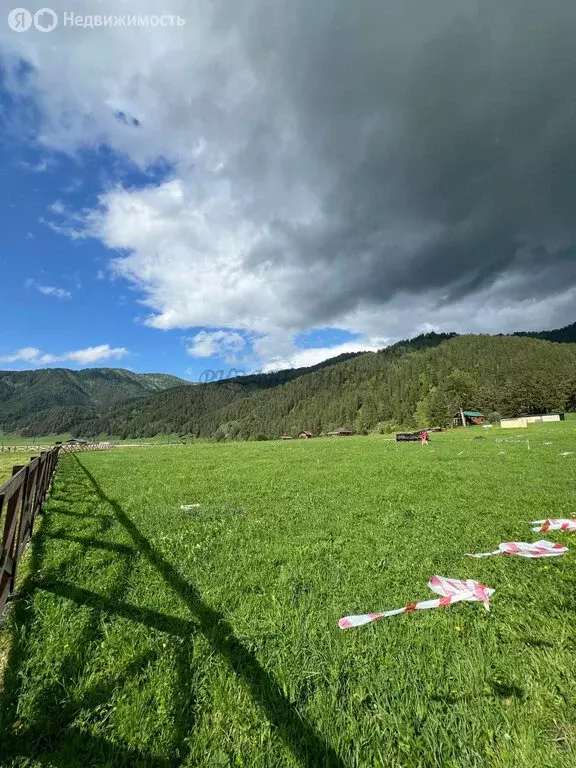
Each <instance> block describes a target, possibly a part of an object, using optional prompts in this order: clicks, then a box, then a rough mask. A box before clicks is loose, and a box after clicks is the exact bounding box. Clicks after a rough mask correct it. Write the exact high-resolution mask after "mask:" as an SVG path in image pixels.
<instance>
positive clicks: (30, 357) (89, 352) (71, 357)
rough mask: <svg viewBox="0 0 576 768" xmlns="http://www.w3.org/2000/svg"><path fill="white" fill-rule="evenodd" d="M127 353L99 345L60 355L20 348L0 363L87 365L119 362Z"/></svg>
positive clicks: (35, 349)
mask: <svg viewBox="0 0 576 768" xmlns="http://www.w3.org/2000/svg"><path fill="white" fill-rule="evenodd" d="M128 354H129V352H128V350H127V349H126V348H125V347H111V346H110V345H109V344H101V345H100V346H97V347H86V348H85V349H77V350H73V351H71V352H65V353H63V354H61V355H54V354H51V353H49V352H48V353H44V352H41V351H40V350H39V349H37V348H36V347H22V348H21V349H18V350H17V351H16V352H14V353H13V354H11V355H5V356H3V357H0V363H28V364H30V365H33V366H39V365H51V364H53V363H65V362H69V363H76V364H78V365H89V364H90V363H99V362H103V361H106V360H121V359H122V358H123V357H125V356H126V355H128Z"/></svg>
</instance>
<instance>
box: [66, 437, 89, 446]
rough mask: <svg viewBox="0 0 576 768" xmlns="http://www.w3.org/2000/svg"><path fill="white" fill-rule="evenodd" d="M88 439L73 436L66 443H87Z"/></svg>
mask: <svg viewBox="0 0 576 768" xmlns="http://www.w3.org/2000/svg"><path fill="white" fill-rule="evenodd" d="M87 443H88V440H79V439H78V438H76V437H71V438H70V440H66V441H65V442H64V445H87Z"/></svg>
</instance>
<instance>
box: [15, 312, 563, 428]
mask: <svg viewBox="0 0 576 768" xmlns="http://www.w3.org/2000/svg"><path fill="white" fill-rule="evenodd" d="M575 329H576V325H575V326H569V327H568V328H563V329H560V330H558V331H545V332H542V334H536V335H542V336H546V335H550V336H552V337H553V338H555V339H558V340H559V341H562V342H565V343H552V342H550V341H545V340H541V339H536V338H533V337H532V335H531V334H514V335H501V336H456V335H455V334H435V333H430V334H426V335H423V336H419V337H417V338H415V339H411V340H409V341H403V342H399V343H398V344H395V345H393V346H391V347H388V348H387V349H384V350H381V351H380V352H365V353H360V354H355V355H344V356H341V357H340V358H334V359H332V360H328V361H324V362H323V363H321V364H319V365H317V366H313V367H311V368H301V369H291V370H285V371H277V372H274V373H268V374H253V375H250V376H240V377H237V378H235V379H229V380H224V381H216V382H213V383H210V384H199V385H196V386H190V385H189V384H186V385H184V386H174V384H181V383H182V380H179V379H176V378H175V377H170V376H162V375H161V374H159V375H152V374H150V375H146V374H140V375H138V374H132V373H130V372H128V371H121V370H113V369H111V370H108V369H92V370H87V371H78V372H73V371H67V370H63V369H55V370H51V371H49V370H47V371H27V372H19V373H14V372H4V373H1V372H0V428H3V429H4V430H5V431H13V432H17V433H20V434H23V435H28V436H33V435H40V434H55V433H61V432H72V433H73V434H75V435H77V436H83V437H89V436H96V435H107V436H110V437H149V436H154V435H157V434H171V433H178V434H181V435H186V436H193V437H207V438H216V439H219V440H220V439H224V440H230V439H246V438H257V437H278V436H279V435H280V434H282V433H283V432H289V433H291V434H294V435H296V434H297V433H298V432H299V431H301V430H303V429H308V430H311V431H312V432H313V433H314V434H320V433H321V432H327V431H330V430H333V429H335V428H338V427H341V426H346V427H348V428H350V429H353V430H355V431H359V432H366V431H374V430H379V431H393V430H395V429H403V428H416V427H420V426H435V425H442V424H445V423H447V422H449V421H450V419H451V417H452V415H453V413H454V412H455V410H456V409H458V408H459V407H460V406H463V407H465V408H474V409H476V408H478V409H482V410H483V411H484V412H485V413H490V412H492V413H494V414H500V415H502V416H516V415H519V414H523V413H539V412H542V411H547V410H570V409H576V344H571V343H566V342H568V340H569V339H570V338H571V335H572V333H573V332H574V330H575ZM167 387H170V388H167ZM158 389H163V390H164V391H157V390H158ZM155 390H156V391H155ZM151 392H152V394H151Z"/></svg>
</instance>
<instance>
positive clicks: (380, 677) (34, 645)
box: [0, 422, 576, 768]
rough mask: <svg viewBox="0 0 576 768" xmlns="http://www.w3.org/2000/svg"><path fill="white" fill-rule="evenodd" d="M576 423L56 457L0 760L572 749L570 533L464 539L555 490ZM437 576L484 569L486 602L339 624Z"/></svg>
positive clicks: (551, 756) (575, 587) (86, 762)
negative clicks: (538, 552) (496, 553)
mask: <svg viewBox="0 0 576 768" xmlns="http://www.w3.org/2000/svg"><path fill="white" fill-rule="evenodd" d="M478 435H484V437H485V439H483V440H474V439H473V438H474V437H475V436H478ZM496 438H498V439H506V440H507V441H508V442H506V443H496V442H495V439H496ZM527 438H529V439H530V450H528V445H527V443H526V439H527ZM512 440H521V441H522V442H512ZM548 440H551V441H552V445H544V444H543V443H544V442H545V441H548ZM575 445H576V424H575V423H574V422H572V423H565V424H560V425H551V426H541V427H538V428H536V429H533V430H532V429H531V430H519V431H517V432H515V431H512V430H505V431H500V430H497V429H492V430H486V431H482V430H460V431H455V432H453V433H450V434H442V435H433V436H432V443H431V445H430V446H429V447H428V448H425V447H421V446H420V445H418V444H396V443H394V442H390V441H387V440H384V439H381V438H379V437H367V438H337V439H333V440H311V441H293V442H289V443H282V442H279V441H278V442H264V443H256V442H254V443H238V444H225V445H224V444H218V445H216V444H198V445H195V446H191V447H187V448H182V449H178V450H174V449H169V448H165V449H164V448H156V449H154V450H151V449H145V450H144V449H143V450H138V449H134V450H130V451H120V450H119V451H110V452H105V453H84V454H78V455H76V456H67V457H63V458H62V459H61V463H60V466H59V469H58V473H57V477H56V480H55V485H54V488H53V491H52V495H51V498H50V502H49V504H48V507H47V510H46V514H45V516H44V519H43V522H42V524H41V526H40V527H39V528H38V529H37V531H36V534H35V537H34V544H33V547H32V548H31V550H30V553H29V554H30V557H29V561H28V563H27V573H26V574H24V575H25V578H24V582H23V584H22V587H21V597H20V599H18V600H16V601H15V603H14V608H13V610H12V611H11V614H10V620H9V625H8V632H9V634H8V633H4V634H5V635H6V636H7V637H9V639H10V642H11V651H10V655H9V657H8V659H7V661H6V673H5V690H4V695H3V697H2V701H3V706H2V710H1V715H0V744H2V748H1V753H2V754H3V758H2V760H0V763H1V764H2V765H6V766H12V765H21V766H24V765H26V766H40V765H42V766H44V765H55V766H104V765H106V766H121V765H126V766H133V765H143V766H156V765H159V766H160V765H162V766H163V765H183V766H254V768H257V767H258V768H260V767H263V766H265V767H266V768H268V767H269V768H283V767H284V766H297V765H305V766H314V767H315V766H339V767H343V766H370V767H372V766H374V767H375V766H386V767H387V768H400V766H402V767H403V768H404V767H410V768H411V767H412V766H414V767H415V768H416V767H420V768H428V767H430V766H439V767H440V766H441V767H442V768H463V767H468V766H478V768H485V767H489V768H492V767H500V766H510V768H534V766H547V767H548V766H549V767H550V768H553V767H555V766H565V767H566V768H568V767H569V766H572V767H573V766H574V765H576V675H575V672H576V654H575V651H576V623H575V618H576V571H575V565H576V557H575V552H576V546H573V547H572V549H571V551H570V552H569V553H568V554H567V555H565V556H564V557H561V558H557V559H553V560H524V559H521V558H512V557H509V558H505V557H500V558H492V559H486V560H470V559H467V558H466V557H464V553H466V552H475V551H476V552H483V551H488V550H492V549H495V548H496V546H497V545H498V543H499V542H501V541H508V540H527V541H531V540H534V538H537V536H534V534H532V532H531V531H530V527H529V525H528V524H527V522H528V521H531V520H533V519H539V518H542V517H545V516H547V515H549V516H567V515H569V514H570V513H572V512H575V511H576V503H575V501H574V490H575V479H576V478H575V470H576V447H575ZM571 450H574V451H575V453H574V455H572V456H567V457H562V456H559V453H560V452H561V451H571ZM500 451H505V454H504V455H499V454H500ZM193 503H201V504H202V505H203V506H201V507H200V508H198V509H196V510H192V511H189V512H184V511H181V510H180V506H181V505H182V504H193ZM547 538H550V539H553V540H557V541H568V542H569V541H570V535H569V534H558V535H554V534H549V535H548V536H547ZM572 541H573V542H574V544H575V545H576V537H573V538H572ZM435 573H438V574H440V575H443V576H452V577H456V578H474V579H478V580H480V581H483V582H484V583H486V584H488V585H489V586H491V587H494V588H495V589H496V593H495V595H494V597H493V598H492V601H491V603H492V611H491V613H489V614H486V613H485V612H484V610H483V608H482V606H481V605H479V604H460V605H455V606H452V607H449V608H446V609H441V610H437V611H426V612H422V613H414V614H408V615H404V616H399V617H394V618H390V619H386V620H383V621H380V622H378V623H376V624H374V625H370V626H367V627H363V628H359V629H356V630H348V631H341V630H339V629H338V626H337V622H338V619H339V618H340V617H341V616H343V615H345V614H349V613H360V612H361V613H364V612H369V611H375V610H384V609H389V608H395V607H399V606H401V605H404V604H406V603H408V602H411V601H414V600H424V599H429V598H431V597H433V595H432V593H431V592H429V590H428V587H427V580H428V578H429V577H430V576H431V575H433V574H435Z"/></svg>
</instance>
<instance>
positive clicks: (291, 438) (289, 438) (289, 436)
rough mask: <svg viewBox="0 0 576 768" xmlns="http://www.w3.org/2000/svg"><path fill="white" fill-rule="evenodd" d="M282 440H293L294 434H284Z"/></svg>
mask: <svg viewBox="0 0 576 768" xmlns="http://www.w3.org/2000/svg"><path fill="white" fill-rule="evenodd" d="M280 439H281V440H293V437H292V435H282V437H281V438H280Z"/></svg>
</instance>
